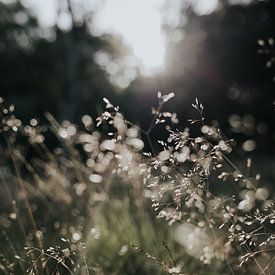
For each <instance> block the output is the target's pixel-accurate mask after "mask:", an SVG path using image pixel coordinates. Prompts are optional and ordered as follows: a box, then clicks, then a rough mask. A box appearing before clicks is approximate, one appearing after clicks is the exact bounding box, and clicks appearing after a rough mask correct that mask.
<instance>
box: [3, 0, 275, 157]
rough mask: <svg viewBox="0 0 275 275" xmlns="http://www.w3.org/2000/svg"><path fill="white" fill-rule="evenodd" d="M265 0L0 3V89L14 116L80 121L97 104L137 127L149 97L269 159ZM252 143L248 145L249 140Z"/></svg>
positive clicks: (270, 12) (270, 9)
mask: <svg viewBox="0 0 275 275" xmlns="http://www.w3.org/2000/svg"><path fill="white" fill-rule="evenodd" d="M274 12H275V3H274V1H259V0H258V1H256V0H255V1H253V0H174V1H168V0H139V1H135V0H98V1H96V0H94V1H89V0H47V1H43V0H20V1H19V0H0V91H1V96H3V97H4V98H5V99H6V100H7V101H8V102H9V103H13V104H15V106H16V113H17V115H18V116H19V117H20V118H21V119H23V120H25V121H29V120H30V119H31V118H32V117H36V118H38V119H40V120H43V117H44V112H45V111H49V112H51V113H52V114H53V115H54V116H55V117H56V118H57V119H58V120H64V119H68V120H71V121H79V119H80V117H81V116H82V115H83V114H85V113H87V114H90V115H92V116H93V117H96V116H97V115H98V114H99V113H100V112H101V108H102V107H101V106H102V98H103V97H107V98H109V99H110V100H111V101H112V102H114V104H116V105H119V106H120V108H121V110H122V112H124V113H125V114H126V116H127V117H128V118H129V119H131V120H133V121H135V122H138V123H140V124H141V125H142V126H144V128H146V125H148V124H149V123H150V121H151V113H150V107H151V106H153V105H155V104H156V94H157V91H161V92H163V93H168V92H175V93H176V100H174V101H173V103H171V104H170V106H169V108H170V109H171V110H172V111H176V112H177V113H178V116H179V118H180V120H181V121H182V122H185V121H187V119H188V118H190V117H191V116H192V114H191V112H192V108H191V103H192V102H194V99H195V97H198V98H199V99H200V101H201V102H202V103H203V104H204V105H205V109H206V117H207V121H209V122H210V121H212V120H217V121H218V122H219V124H220V126H221V128H222V129H223V131H224V132H225V133H226V134H229V135H231V136H233V137H235V138H237V139H240V140H241V141H242V142H244V141H245V140H247V139H249V140H252V143H250V145H252V146H250V147H249V146H248V147H249V148H246V147H247V146H246V147H245V146H244V148H246V149H247V150H246V151H247V152H252V151H253V150H254V149H255V148H256V144H257V147H258V149H260V150H261V149H263V150H264V151H265V153H266V154H269V155H270V154H272V150H270V148H274V145H273V144H274V142H273V141H274V134H273V132H274V123H273V122H274V110H273V109H274V104H273V102H274V67H273V62H274V56H273V54H274V40H273V37H274V34H275V24H274V23H275V22H274V16H275V14H274ZM253 142H254V143H253Z"/></svg>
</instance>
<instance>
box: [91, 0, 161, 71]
mask: <svg viewBox="0 0 275 275" xmlns="http://www.w3.org/2000/svg"><path fill="white" fill-rule="evenodd" d="M160 2H161V1H155V0H138V1H135V0H109V1H106V2H105V5H103V6H102V9H101V11H100V12H99V13H97V14H96V18H95V22H94V23H95V24H96V27H97V29H98V30H99V31H100V32H111V33H114V34H118V35H121V36H122V38H123V40H124V42H125V43H126V44H127V45H128V46H129V47H131V48H132V50H133V54H134V55H135V56H136V57H137V59H138V60H139V61H140V65H141V69H142V71H143V72H146V73H150V72H153V71H156V70H161V68H162V67H163V65H164V55H165V45H164V37H163V34H162V20H161V13H160V10H159V9H158V7H159V6H158V5H157V4H160Z"/></svg>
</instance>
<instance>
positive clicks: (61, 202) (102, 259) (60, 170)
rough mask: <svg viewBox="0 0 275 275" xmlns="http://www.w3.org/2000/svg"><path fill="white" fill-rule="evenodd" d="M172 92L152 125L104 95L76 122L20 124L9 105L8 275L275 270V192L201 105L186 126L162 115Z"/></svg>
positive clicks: (4, 193) (4, 229) (4, 135)
mask: <svg viewBox="0 0 275 275" xmlns="http://www.w3.org/2000/svg"><path fill="white" fill-rule="evenodd" d="M173 97H174V93H169V94H167V95H162V94H161V93H158V101H159V104H158V106H156V107H155V108H153V109H152V115H153V118H152V123H151V124H150V125H149V128H148V129H143V128H142V127H140V126H138V125H136V124H134V123H133V122H130V121H128V120H127V119H126V118H125V117H124V116H123V114H122V113H121V112H120V110H119V107H117V106H114V105H113V104H112V103H111V102H110V101H109V100H108V99H106V98H104V103H105V105H106V109H105V111H104V112H103V113H102V115H101V116H100V117H98V118H97V119H96V121H94V120H93V119H92V118H91V117H90V116H88V115H84V116H83V117H82V121H81V123H80V124H79V125H76V124H73V123H71V122H69V121H63V122H61V123H59V122H58V121H56V120H55V119H54V118H53V117H52V116H51V115H50V114H48V113H47V114H45V117H46V118H47V120H48V123H46V124H44V125H41V124H40V123H39V121H38V120H37V119H31V120H30V123H28V124H27V125H23V123H22V122H21V120H20V119H18V118H16V116H15V115H14V107H13V106H7V107H6V106H5V104H4V102H3V100H1V148H0V149H1V155H2V158H1V164H0V182H1V184H0V190H1V192H0V194H1V195H0V196H1V203H0V207H1V215H0V225H1V234H0V238H1V242H0V272H1V273H3V274H167V273H168V274H169V273H170V274H272V270H274V259H275V258H274V239H275V234H274V224H275V212H274V209H275V204H274V202H273V198H272V194H270V192H269V190H268V189H267V187H265V186H264V185H263V184H264V183H262V182H261V177H260V175H258V174H257V173H254V172H253V171H251V166H252V161H251V160H250V159H248V160H244V161H245V162H246V167H245V171H244V172H243V171H241V169H240V168H238V167H237V165H236V164H234V163H233V162H232V160H231V157H230V155H231V154H232V151H233V150H234V146H235V141H234V140H232V139H230V138H227V137H225V136H224V135H223V134H222V132H221V130H220V129H219V128H218V127H216V126H215V125H212V124H209V123H207V122H206V119H205V115H204V106H203V105H202V104H201V103H200V102H199V101H198V100H197V99H196V100H195V103H194V104H193V108H194V118H193V119H191V120H190V121H189V122H188V123H184V124H180V122H179V119H178V117H177V115H176V114H175V113H171V112H168V111H165V110H164V108H165V103H166V102H167V101H169V100H171V99H172V98H173ZM157 127H163V129H165V131H166V133H167V134H166V136H167V138H166V139H165V140H153V138H152V132H153V131H154V130H155V129H156V128H157ZM192 127H197V128H199V129H200V132H201V134H200V135H199V136H192ZM49 144H50V145H51V146H49ZM52 144H55V146H54V148H53V146H52ZM246 146H252V145H251V144H247V145H246Z"/></svg>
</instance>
